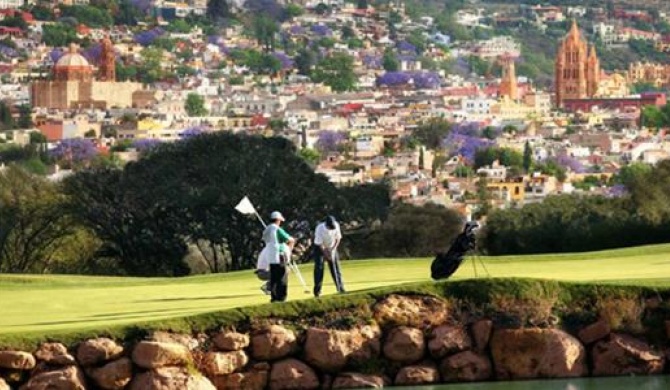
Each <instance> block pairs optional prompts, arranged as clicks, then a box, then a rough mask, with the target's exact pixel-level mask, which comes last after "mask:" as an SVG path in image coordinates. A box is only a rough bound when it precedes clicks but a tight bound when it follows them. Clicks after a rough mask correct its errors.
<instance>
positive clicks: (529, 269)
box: [0, 244, 670, 338]
mask: <svg viewBox="0 0 670 390" xmlns="http://www.w3.org/2000/svg"><path fill="white" fill-rule="evenodd" d="M430 262H431V259H427V258H423V259H377V260H364V261H345V262H343V265H342V269H343V276H344V280H345V286H346V288H347V290H348V291H349V292H352V291H357V290H364V289H371V288H377V287H382V286H392V285H399V284H405V283H413V282H427V281H429V280H430V278H429V273H430V272H429V267H430ZM475 265H476V266H477V268H476V271H477V276H478V277H479V278H483V277H487V275H486V274H487V272H486V271H488V274H489V275H490V276H491V277H493V278H499V277H505V278H508V277H524V278H542V279H555V280H561V281H577V282H598V283H616V284H626V285H644V286H664V287H666V286H670V244H664V245H653V246H643V247H635V248H626V249H618V250H608V251H600V252H591V253H577V254H552V255H528V256H505V257H479V258H474V257H470V258H468V259H467V260H466V262H465V263H464V264H463V266H462V267H461V268H460V269H459V270H458V271H457V272H456V274H455V275H454V276H453V277H452V279H453V280H459V279H468V278H474V277H475V268H474V266H475ZM484 266H485V268H486V269H484ZM300 269H301V271H302V274H303V276H304V277H305V279H306V280H307V283H308V285H311V279H312V265H311V264H305V265H302V266H300ZM289 283H290V289H289V301H295V300H303V299H311V297H312V296H311V294H308V293H306V292H305V291H304V289H303V287H302V286H301V285H300V283H299V282H298V279H297V278H295V276H293V275H291V277H290V282H289ZM260 285H261V282H260V281H259V280H258V279H257V278H256V276H255V275H254V274H253V273H252V272H251V271H242V272H232V273H227V274H216V275H203V276H192V277H185V278H131V277H93V276H73V275H6V274H4V275H0V297H1V301H2V305H1V307H2V314H1V315H0V338H2V337H3V336H10V335H11V334H26V333H32V334H35V333H41V334H49V333H51V332H57V333H59V332H63V331H76V330H83V329H94V328H105V327H109V326H115V325H127V324H133V323H140V322H146V321H155V320H164V319H167V318H175V317H184V316H189V315H194V314H200V313H206V312H214V311H221V310H224V309H228V308H237V307H243V306H250V305H256V304H261V303H266V302H268V301H269V298H268V297H267V296H266V295H263V294H262V293H261V291H260V289H259V287H260ZM334 292H335V289H334V286H333V284H332V281H330V280H329V276H328V275H327V276H326V285H325V287H324V294H325V295H330V294H333V293H334Z"/></svg>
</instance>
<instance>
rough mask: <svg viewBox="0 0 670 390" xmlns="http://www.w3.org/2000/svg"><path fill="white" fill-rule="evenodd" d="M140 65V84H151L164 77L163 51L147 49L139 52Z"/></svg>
mask: <svg viewBox="0 0 670 390" xmlns="http://www.w3.org/2000/svg"><path fill="white" fill-rule="evenodd" d="M140 55H141V56H142V65H140V69H139V74H140V78H141V80H142V82H144V83H147V84H151V83H153V82H156V81H158V80H160V79H162V78H163V77H164V72H163V49H161V48H158V47H147V48H144V49H142V51H141V52H140Z"/></svg>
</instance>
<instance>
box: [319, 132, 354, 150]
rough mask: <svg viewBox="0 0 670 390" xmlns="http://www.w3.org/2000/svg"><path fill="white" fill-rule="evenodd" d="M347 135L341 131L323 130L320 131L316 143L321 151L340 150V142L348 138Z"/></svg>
mask: <svg viewBox="0 0 670 390" xmlns="http://www.w3.org/2000/svg"><path fill="white" fill-rule="evenodd" d="M346 138H347V137H346V135H345V134H344V133H342V132H339V131H332V130H322V131H320V132H319V138H318V139H317V141H316V144H315V145H314V146H315V147H316V149H317V150H319V151H320V152H325V153H328V152H334V151H336V150H338V148H339V146H340V144H341V143H342V142H344V140H345V139H346Z"/></svg>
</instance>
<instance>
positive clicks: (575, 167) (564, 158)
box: [550, 153, 586, 173]
mask: <svg viewBox="0 0 670 390" xmlns="http://www.w3.org/2000/svg"><path fill="white" fill-rule="evenodd" d="M551 159H553V160H554V161H555V162H556V164H558V165H559V166H561V167H563V168H565V169H566V170H570V171H572V172H575V173H584V172H586V168H585V167H584V165H583V164H582V163H581V162H579V160H578V159H576V158H574V157H572V156H568V155H567V154H566V153H561V154H559V155H557V156H555V157H552V158H550V160H551Z"/></svg>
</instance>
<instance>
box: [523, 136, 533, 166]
mask: <svg viewBox="0 0 670 390" xmlns="http://www.w3.org/2000/svg"><path fill="white" fill-rule="evenodd" d="M532 165H533V149H532V148H531V147H530V143H529V142H528V141H526V143H525V144H524V145H523V171H524V172H526V173H529V172H530V168H531V167H532Z"/></svg>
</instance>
